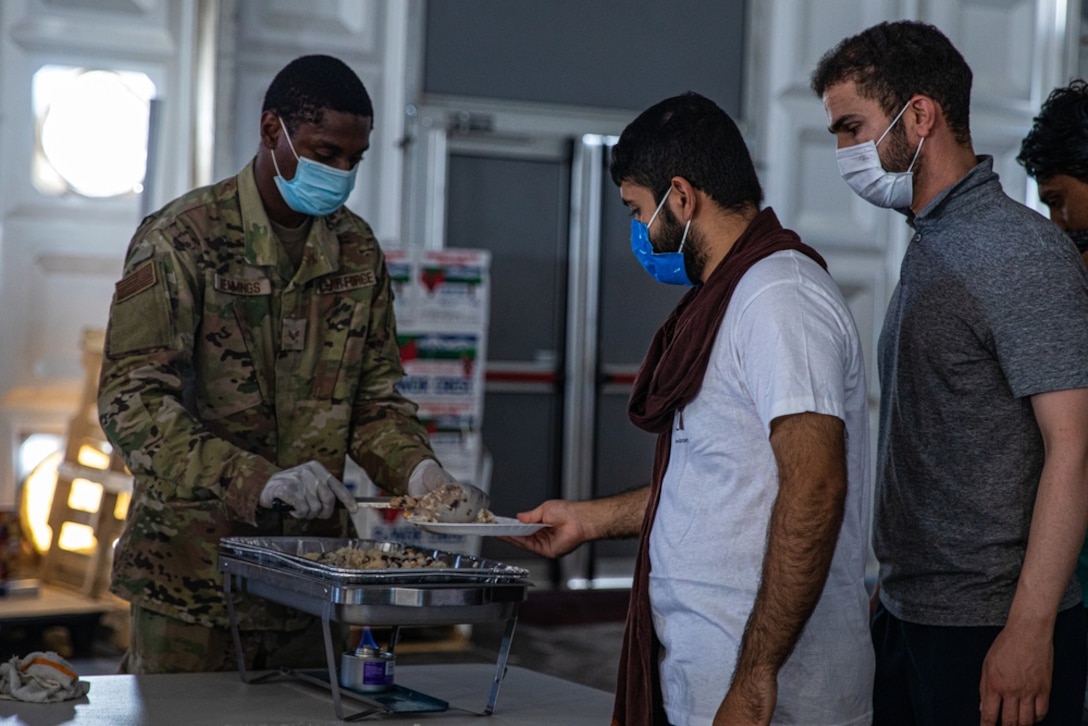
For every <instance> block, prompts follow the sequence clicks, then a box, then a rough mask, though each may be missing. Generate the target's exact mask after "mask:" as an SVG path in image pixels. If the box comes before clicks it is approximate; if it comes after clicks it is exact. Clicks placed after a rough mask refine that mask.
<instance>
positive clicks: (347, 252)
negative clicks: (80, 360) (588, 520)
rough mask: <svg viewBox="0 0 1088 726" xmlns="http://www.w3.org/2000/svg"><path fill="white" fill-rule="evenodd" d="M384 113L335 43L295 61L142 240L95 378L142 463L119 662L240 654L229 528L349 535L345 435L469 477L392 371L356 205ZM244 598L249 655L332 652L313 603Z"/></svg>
mask: <svg viewBox="0 0 1088 726" xmlns="http://www.w3.org/2000/svg"><path fill="white" fill-rule="evenodd" d="M373 119H374V111H373V107H372V105H371V100H370V96H369V95H368V94H367V91H366V88H364V86H363V84H362V82H361V81H360V80H359V78H358V77H357V76H356V75H355V73H354V72H353V71H352V70H351V69H350V68H348V66H347V65H345V64H344V63H343V62H342V61H340V60H337V59H336V58H332V57H330V56H323V55H313V56H304V57H301V58H298V59H296V60H294V61H292V62H291V63H289V64H288V65H287V66H285V67H284V68H283V69H282V70H281V71H280V72H279V73H278V74H277V75H276V77H275V78H274V79H273V81H272V83H271V85H270V86H269V88H268V92H267V94H266V95H265V99H264V108H263V110H262V111H261V117H260V124H259V132H260V146H259V147H258V149H257V153H256V158H255V159H254V160H253V161H252V162H251V163H250V164H249V165H247V166H246V167H245V168H244V169H243V170H242V171H241V172H239V174H238V175H237V176H234V177H231V178H229V179H226V180H224V181H221V182H219V183H217V184H214V185H212V186H209V187H204V188H202V189H197V190H194V191H192V192H189V193H188V194H185V195H184V196H182V197H181V198H179V199H177V200H175V201H173V202H171V203H170V204H168V205H167V206H166V207H165V208H163V209H162V210H160V211H158V212H156V213H154V214H152V215H151V216H149V217H148V218H147V219H145V220H144V221H143V223H142V224H141V225H140V227H139V229H138V230H137V231H136V234H135V236H134V237H133V239H132V242H131V244H130V245H129V248H128V253H127V255H126V258H125V264H124V276H123V277H122V279H121V281H120V282H118V283H117V287H116V290H115V293H114V297H113V303H112V306H111V309H110V319H109V328H108V332H107V335H106V346H105V357H104V360H103V364H102V374H101V382H100V387H99V394H98V405H99V413H100V419H101V423H102V427H103V429H104V430H105V432H106V435H107V437H108V438H109V440H110V442H111V443H112V444H113V445H114V446H115V447H116V448H117V450H118V451H119V452H120V453H121V455H122V456H123V457H124V460H125V463H126V464H127V465H128V467H129V469H130V470H131V471H132V474H133V476H134V491H133V497H132V504H131V506H130V509H129V513H128V518H127V521H126V523H125V528H124V531H123V533H122V534H121V538H120V541H119V542H118V544H117V547H116V551H115V554H114V565H113V579H112V583H111V590H112V592H113V593H114V594H116V595H118V596H119V597H121V598H124V599H125V600H128V601H130V602H131V603H132V615H131V638H130V640H131V644H130V647H129V650H128V652H127V653H126V655H125V659H124V662H123V664H122V669H123V670H125V671H127V672H132V673H157V672H175V671H209V670H223V669H231V668H234V667H236V663H237V660H236V653H235V649H234V646H233V643H232V639H231V632H230V628H229V627H228V626H229V621H228V613H227V609H226V602H225V599H224V596H223V590H222V588H223V578H222V576H221V574H220V573H219V572H218V570H217V550H218V547H219V541H220V539H221V538H222V537H229V536H249V537H269V536H290V537H313V536H331V537H344V536H348V534H349V531H350V530H349V529H348V522H347V513H348V512H350V511H354V510H355V508H356V504H355V500H354V498H353V496H352V494H351V493H350V492H349V491H348V490H347V488H346V487H345V486H344V484H343V483H342V482H341V481H340V478H341V476H342V473H343V470H344V466H345V457H346V456H347V455H350V456H352V457H353V458H354V459H355V460H356V461H357V462H358V463H359V464H360V465H361V466H362V467H363V468H364V469H365V470H366V471H367V473H368V474H369V475H370V476H371V478H372V479H374V481H375V482H376V483H378V484H379V485H380V486H382V487H383V488H385V489H387V490H389V491H390V492H394V493H403V492H405V491H406V490H407V491H408V492H410V493H413V494H422V493H425V492H426V491H427V490H429V489H433V488H436V487H438V486H442V485H446V484H450V483H453V484H456V482H455V480H454V479H453V477H451V476H450V475H449V474H448V473H447V472H446V471H445V470H444V469H442V468H441V466H439V465H438V463H437V461H436V460H435V456H434V453H433V451H432V450H431V446H430V443H429V441H428V438H427V434H426V431H425V430H424V428H423V426H422V425H421V424H420V422H419V420H418V419H417V418H416V407H415V405H414V404H413V403H411V402H410V401H408V400H407V399H405V398H404V397H402V396H401V395H400V394H399V393H398V392H397V390H396V388H395V386H396V384H397V383H398V382H399V381H400V379H401V378H402V377H403V369H402V368H401V362H400V353H399V350H398V347H397V336H396V328H395V322H394V318H393V297H392V293H391V291H390V282H389V275H388V273H387V271H386V268H385V261H384V257H383V255H382V250H381V248H380V247H379V246H378V242H377V240H375V239H374V235H373V233H372V232H371V230H370V227H369V226H368V225H367V223H366V222H365V221H363V220H362V219H361V218H359V217H358V216H356V215H355V214H353V213H352V212H350V211H349V210H347V209H346V208H345V207H344V206H343V204H344V202H345V200H346V199H347V197H348V194H349V193H350V192H351V190H352V187H353V185H354V183H355V172H356V169H357V167H358V164H359V163H360V161H361V160H362V158H363V154H364V152H365V151H366V150H367V148H368V147H369V145H370V132H371V128H372V126H373ZM465 490H466V491H468V490H469V488H468V487H465ZM235 605H236V611H237V614H238V623H239V629H240V630H241V633H242V650H243V657H244V659H245V663H246V665H247V668H251V669H253V668H256V669H270V668H277V667H280V666H289V667H303V666H305V665H308V664H314V665H324V663H325V658H324V640H323V636H322V631H321V621H320V619H316V618H314V617H312V616H309V615H305V614H302V613H301V612H299V611H297V610H294V609H292V608H285V607H281V606H278V605H273V604H271V603H270V602H269V601H267V600H264V599H261V598H256V597H249V596H242V597H240V598H238V600H237V602H236V603H235Z"/></svg>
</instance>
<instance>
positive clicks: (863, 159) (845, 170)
mask: <svg viewBox="0 0 1088 726" xmlns="http://www.w3.org/2000/svg"><path fill="white" fill-rule="evenodd" d="M908 108H910V102H909V101H908V102H907V105H906V106H904V107H903V110H902V111H900V112H899V114H898V115H897V116H896V117H895V118H894V119H892V122H891V124H889V125H888V128H886V129H885V130H884V133H882V134H881V135H880V138H879V139H877V140H876V143H875V144H874V143H873V142H872V141H866V142H864V143H862V144H855V145H854V146H847V147H845V148H842V149H837V150H836V151H835V160H836V161H837V162H838V163H839V174H841V175H842V178H843V179H844V180H845V181H846V183H847V184H848V185H850V188H851V189H853V190H854V192H855V193H856V194H857V195H858V196H859V197H861V198H862V199H864V200H865V201H867V202H869V203H870V204H873V205H876V206H878V207H882V208H884V209H906V208H907V207H909V206H910V204H911V202H912V201H913V199H914V175H913V174H911V169H913V168H914V162H915V161H917V160H918V154H919V153H921V151H922V144H923V143H924V142H925V140H926V139H925V137H924V136H923V137H922V138H921V139H920V140H919V141H918V148H917V149H916V150H915V152H914V158H913V159H911V160H910V166H909V167H907V170H906V171H901V172H891V171H885V170H884V165H883V164H881V163H880V154H878V153H877V151H876V147H877V145H878V144H880V142H881V141H883V140H884V137H885V136H887V135H888V132H889V131H891V130H892V129H893V128H894V127H895V125H896V124H897V123H898V122H899V119H900V118H901V117H902V116H903V114H904V113H905V112H906V110H907V109H908Z"/></svg>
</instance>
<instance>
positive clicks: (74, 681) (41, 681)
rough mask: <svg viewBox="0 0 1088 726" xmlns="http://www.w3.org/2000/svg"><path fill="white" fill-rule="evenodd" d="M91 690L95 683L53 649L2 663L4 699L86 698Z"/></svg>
mask: <svg viewBox="0 0 1088 726" xmlns="http://www.w3.org/2000/svg"><path fill="white" fill-rule="evenodd" d="M89 690H91V684H90V683H87V682H86V681H81V680H79V675H77V674H76V672H75V670H73V669H72V664H71V663H69V662H68V661H66V660H64V658H61V657H60V656H59V655H57V654H56V653H54V652H52V651H49V652H42V651H35V652H33V653H31V654H30V655H28V656H26V657H25V658H20V657H19V656H15V657H14V658H12V659H11V660H10V661H8V662H7V663H0V699H4V700H8V701H30V702H33V703H50V702H53V701H68V700H71V699H73V698H82V697H83V696H86V695H87V691H89Z"/></svg>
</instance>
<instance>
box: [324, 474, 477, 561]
mask: <svg viewBox="0 0 1088 726" xmlns="http://www.w3.org/2000/svg"><path fill="white" fill-rule="evenodd" d="M390 503H391V504H392V505H393V508H395V509H403V510H405V511H406V512H409V513H410V514H411V516H412V519H413V520H415V521H418V522H436V521H440V520H439V518H437V517H436V516H435V512H437V511H439V510H442V511H450V510H451V509H453V510H455V509H457V508H458V507H459V506H463V504H464V493H463V490H462V489H461V488H460V487H455V486H442V487H439V488H438V489H435V490H434V491H432V492H428V493H427V494H426V495H424V496H422V497H414V496H411V495H408V494H405V495H401V496H398V497H393V499H392V500H391V502H390ZM475 522H477V523H483V524H491V523H493V522H495V515H494V514H492V513H491V511H490V510H488V509H481V510H480V511H479V512H477V513H476V519H475ZM303 556H304V557H306V559H308V560H313V561H315V562H320V563H322V564H325V565H330V566H332V567H343V568H345V569H351V570H392V569H425V568H443V567H449V563H447V562H444V561H442V560H441V559H439V558H437V557H433V556H431V555H429V554H427V553H426V552H422V551H419V550H413V549H407V550H404V551H400V552H387V551H385V550H381V549H378V548H369V549H360V548H356V547H341V548H339V549H336V550H332V551H331V552H309V553H307V554H305V555H303Z"/></svg>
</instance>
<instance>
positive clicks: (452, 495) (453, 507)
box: [390, 484, 495, 524]
mask: <svg viewBox="0 0 1088 726" xmlns="http://www.w3.org/2000/svg"><path fill="white" fill-rule="evenodd" d="M390 503H391V504H392V505H393V506H394V507H395V508H397V509H403V510H405V511H407V512H409V513H410V515H411V516H410V519H411V520H413V521H415V522H450V521H461V520H460V519H459V518H454V517H451V516H449V515H450V513H451V512H455V511H457V510H458V508H460V507H463V506H466V497H465V490H464V489H462V488H461V487H459V486H457V485H455V484H444V485H442V486H440V487H438V488H437V489H435V490H434V491H430V492H427V493H426V494H424V495H423V496H422V497H414V496H412V495H410V494H403V495H401V496H399V497H393V499H392V500H390ZM471 521H473V522H476V523H479V524H490V523H492V522H494V521H495V515H494V514H492V513H491V510H489V509H481V510H480V511H479V512H477V513H476V517H475V519H473V520H471Z"/></svg>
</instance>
